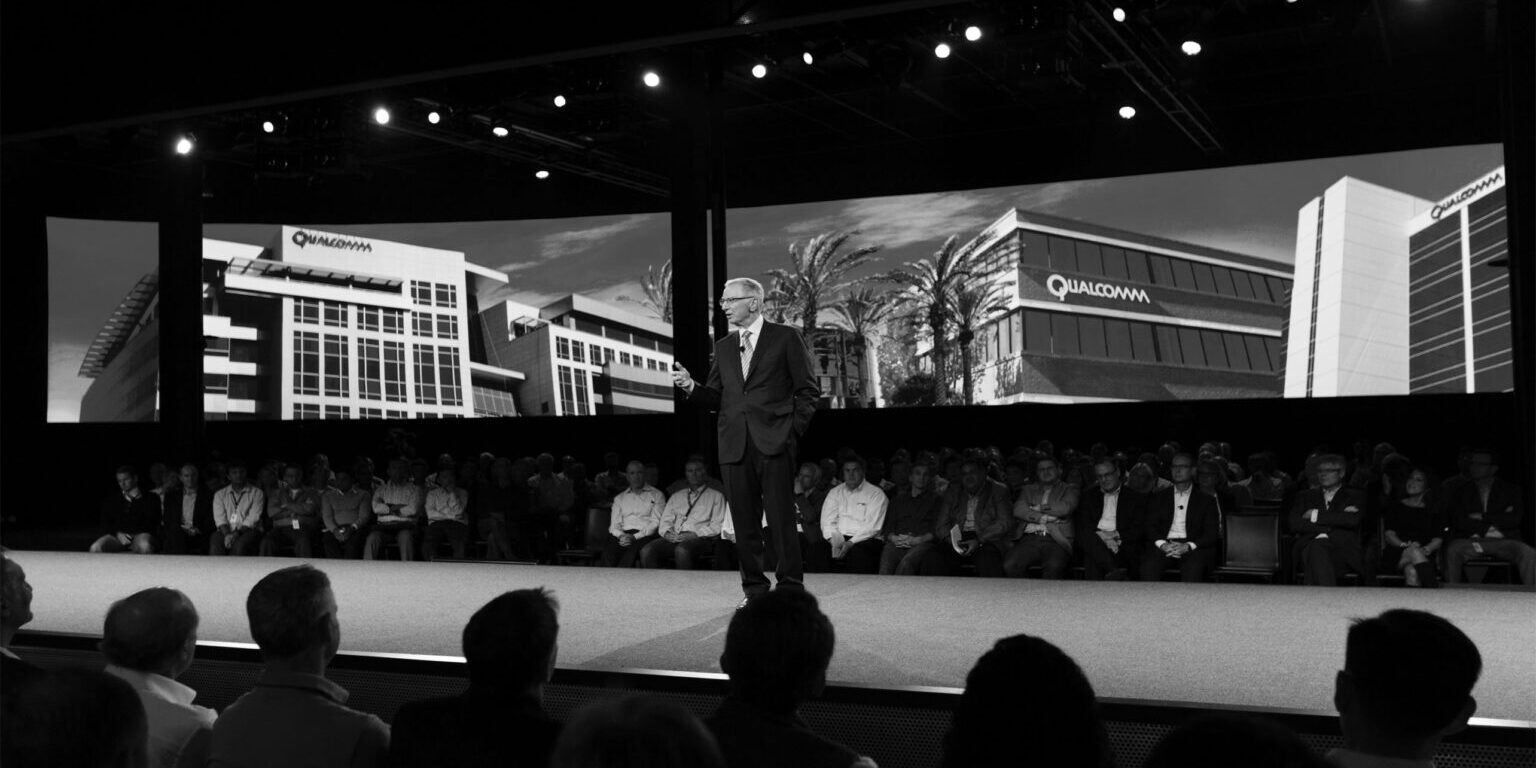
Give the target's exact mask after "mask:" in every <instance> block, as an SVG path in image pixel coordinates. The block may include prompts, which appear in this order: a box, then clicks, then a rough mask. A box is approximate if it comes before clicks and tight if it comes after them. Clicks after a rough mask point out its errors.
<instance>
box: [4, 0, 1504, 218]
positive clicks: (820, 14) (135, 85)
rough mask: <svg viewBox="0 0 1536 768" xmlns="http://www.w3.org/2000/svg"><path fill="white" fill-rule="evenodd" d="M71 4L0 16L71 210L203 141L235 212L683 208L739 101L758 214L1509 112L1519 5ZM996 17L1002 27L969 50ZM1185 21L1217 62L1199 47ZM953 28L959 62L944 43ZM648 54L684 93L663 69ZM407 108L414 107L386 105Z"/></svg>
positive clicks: (43, 177) (1395, 131)
mask: <svg viewBox="0 0 1536 768" xmlns="http://www.w3.org/2000/svg"><path fill="white" fill-rule="evenodd" d="M43 5H44V6H45V7H36V8H26V9H17V8H15V7H14V4H12V6H10V7H7V8H6V9H5V11H4V15H3V24H0V29H3V30H4V36H5V39H4V44H3V46H0V55H3V62H0V63H3V67H0V72H3V78H4V80H3V84H0V93H3V94H4V109H3V111H0V130H3V134H4V137H5V138H4V141H5V143H4V169H3V170H4V172H5V174H6V179H7V183H8V186H10V187H11V188H12V189H14V188H15V184H14V182H16V181H17V180H25V181H26V182H27V183H29V184H32V185H35V186H36V187H37V193H38V194H42V195H44V196H46V197H47V199H49V200H50V201H54V202H55V203H56V205H57V206H58V207H59V212H60V213H65V214H68V215H90V216H102V217H141V216H142V217H151V216H152V215H153V210H152V207H147V206H148V204H147V203H146V200H152V199H153V196H152V195H149V196H146V190H153V189H156V184H157V178H158V176H159V174H160V171H161V163H163V162H164V157H165V153H166V149H167V147H168V146H169V143H170V138H171V135H172V134H173V133H174V132H176V131H180V130H183V129H185V130H190V131H192V132H193V133H195V135H196V136H197V138H198V141H199V153H200V156H201V157H202V159H203V161H204V166H205V180H204V195H205V201H204V202H205V216H206V218H207V219H208V220H211V221H221V220H222V221H236V220H251V221H279V220H280V221H285V222H295V223H298V222H303V221H364V220H400V219H412V220H428V219H436V220H454V219H480V218H526V217H536V216H556V215H577V214H596V213H611V212H618V211H629V210H662V209H665V208H667V207H668V205H669V190H670V189H671V187H672V183H673V182H672V178H673V175H674V173H675V172H677V170H678V169H679V168H680V167H686V166H685V164H684V163H683V160H682V159H681V158H682V157H683V156H684V154H683V152H682V151H681V150H685V149H686V147H682V148H680V147H679V139H678V137H679V136H685V135H691V134H689V133H688V130H687V128H688V126H687V120H688V115H690V114H694V113H693V112H690V110H695V109H698V110H704V111H703V112H701V113H699V114H707V111H708V110H709V109H710V108H714V109H715V110H717V112H716V118H715V119H716V120H717V121H718V122H717V125H718V134H717V135H718V137H719V141H720V153H721V158H722V163H723V168H724V178H725V185H726V196H727V199H728V202H729V203H730V204H731V205H758V204H768V203H778V202H788V201H800V200H812V199H829V198H842V197H855V196H863V195H875V194H892V193H900V192H912V191H922V190H935V189H954V188H965V187H981V186H992V185H1003V184H1020V183H1029V182H1036V181H1046V180H1053V179H1063V178H1086V177H1096V176H1109V175H1120V174H1129V173H1142V172H1151V171H1163V170H1173V169H1189V168H1198V167H1207V166H1216V165H1232V164H1242V163H1253V162H1270V161H1278V160H1288V159H1298V158H1303V157H1319V156H1327V155H1337V154H1352V153H1360V152H1375V151H1387V150H1396V149H1404V148H1411V147H1423V146H1436V145H1449V144H1464V143H1482V142H1496V141H1500V140H1502V139H1503V138H1504V131H1506V130H1507V128H1506V126H1505V125H1504V124H1503V121H1502V119H1501V112H1500V109H1501V107H1500V94H1501V90H1500V78H1501V76H1502V75H1503V73H1504V71H1505V59H1504V58H1503V54H1502V50H1503V47H1502V42H1501V30H1500V29H1499V26H1498V18H1499V14H1498V12H1497V11H1498V7H1497V6H1498V4H1497V3H1496V2H1493V0H1488V1H1487V2H1474V1H1472V0H1298V2H1287V1H1286V0H1211V1H1210V2H1192V1H1191V2H1186V1H1183V0H1138V1H1135V2H1130V1H1128V2H1124V3H1118V5H1120V6H1123V7H1124V8H1126V9H1127V10H1128V12H1129V16H1128V19H1127V21H1126V22H1124V23H1119V22H1116V21H1114V20H1113V18H1112V16H1111V9H1112V8H1113V7H1114V6H1115V5H1117V3H1111V2H1107V1H1101V0H1093V1H1091V2H1071V1H1068V0H1040V1H1038V2H934V1H926V2H924V1H918V2H894V3H828V2H820V3H812V2H773V0H761V1H760V2H752V0H747V1H746V2H740V1H738V2H735V3H707V4H706V3H693V4H689V5H688V7H686V8H683V9H678V8H673V9H672V10H671V11H669V12H658V11H656V10H655V7H667V6H679V5H682V4H679V3H646V4H633V7H617V8H607V7H605V8H604V10H602V11H601V12H595V11H594V10H593V9H592V8H590V7H586V6H578V5H574V4H572V5H571V6H569V7H561V8H553V9H543V10H539V11H528V10H525V9H524V8H523V7H521V6H520V5H512V4H502V5H498V6H497V7H496V8H495V9H489V5H487V9H482V10H478V11H476V12H474V13H464V12H460V11H444V10H443V6H436V7H427V6H417V7H411V6H405V7H393V8H392V9H391V10H389V11H387V12H380V10H379V9H380V8H381V7H382V6H372V7H370V8H368V9H366V10H363V9H338V8H334V7H332V6H330V5H328V4H321V3H309V4H305V5H303V6H297V5H293V4H286V5H287V6H289V7H285V4H284V3H278V4H276V5H272V4H267V5H262V6H260V7H259V8H258V7H257V6H249V7H246V8H245V9H243V10H242V11H240V12H239V13H233V12H220V13H217V14H216V13H215V11H214V9H213V7H212V6H213V4H199V5H196V6H185V7H179V8H178V7H171V6H165V7H161V8H159V9H157V10H155V11H153V12H150V14H149V15H146V14H145V12H143V11H137V10H136V11H133V12H129V11H127V10H125V9H123V8H120V7H117V6H111V7H107V6H106V5H105V4H103V7H100V8H95V9H94V10H82V9H80V8H78V7H76V6H66V5H65V4H43ZM971 23H976V24H978V25H979V26H981V27H982V29H983V30H984V36H983V37H982V39H981V40H980V41H977V42H968V41H965V40H964V38H963V35H962V30H963V29H964V27H965V26H966V25H968V24H971ZM1520 34H1522V35H1523V34H1524V31H1522V32H1521V33H1520ZM1185 39H1195V40H1198V41H1199V42H1200V43H1201V44H1202V46H1203V51H1202V52H1201V53H1200V54H1199V55H1198V56H1193V57H1191V56H1186V55H1184V54H1182V53H1180V52H1179V50H1178V46H1179V43H1180V42H1182V41H1183V40H1185ZM941 40H947V41H948V42H949V43H950V44H951V45H952V46H953V49H954V53H953V54H952V55H951V56H950V57H949V58H948V59H944V60H940V59H938V58H935V56H934V55H933V48H934V46H935V45H936V44H937V43H938V42H940V41H941ZM806 50H810V51H811V52H812V53H813V55H814V62H813V63H812V64H810V65H806V64H804V63H803V62H802V61H801V60H800V56H801V54H802V53H803V52H804V51H806ZM1527 50H1528V44H1527ZM755 63H765V64H767V65H768V66H769V67H770V71H769V73H768V76H767V77H765V78H763V79H761V80H758V79H756V78H754V77H753V76H752V75H751V74H750V73H749V72H750V68H751V66H752V65H753V64H755ZM716 65H718V75H717V80H716V82H714V83H713V84H710V83H708V82H707V81H708V78H709V73H710V72H711V70H713V69H715V66H716ZM646 68H656V70H657V71H658V72H660V73H661V74H662V75H663V77H664V78H665V81H664V82H663V85H662V87H660V88H657V89H650V88H646V87H645V86H643V85H641V83H640V73H641V72H642V71H643V70H644V69H646ZM556 94H563V95H565V96H566V97H567V98H568V99H569V104H568V105H567V106H566V107H565V108H563V109H562V108H557V107H555V105H554V104H553V102H552V98H553V97H554V95H556ZM1123 104H1131V105H1134V106H1135V107H1136V109H1137V110H1138V114H1137V116H1136V117H1135V118H1134V119H1132V120H1124V119H1121V118H1120V117H1118V116H1117V114H1116V111H1117V109H1118V108H1119V107H1120V106H1121V105H1123ZM379 105H387V106H389V107H390V109H391V110H392V113H393V118H392V120H391V122H390V124H389V125H388V126H379V125H376V124H374V123H373V122H372V121H371V119H370V115H371V113H372V111H373V109H375V108H376V107H377V106H379ZM432 108H437V109H439V110H440V111H441V112H442V113H443V114H444V115H445V119H444V121H443V122H442V123H440V124H438V125H435V126H434V125H431V124H428V123H427V122H426V121H425V119H424V118H425V113H426V111H427V110H429V109H432ZM268 119H270V120H273V121H274V122H275V123H276V125H275V129H276V130H275V131H274V133H272V134H270V135H269V134H266V133H263V132H262V130H261V128H260V127H259V126H260V124H261V122H262V121H263V120H268ZM494 126H502V127H504V128H506V129H507V130H508V135H507V136H506V137H504V138H498V137H496V136H494V135H492V133H491V129H492V127H494ZM538 169H547V170H549V171H550V172H551V176H550V178H549V179H547V180H544V181H540V180H537V179H535V178H534V172H535V170H538ZM82 189H89V190H92V194H90V195H82V194H80V190H82ZM146 211H148V213H146Z"/></svg>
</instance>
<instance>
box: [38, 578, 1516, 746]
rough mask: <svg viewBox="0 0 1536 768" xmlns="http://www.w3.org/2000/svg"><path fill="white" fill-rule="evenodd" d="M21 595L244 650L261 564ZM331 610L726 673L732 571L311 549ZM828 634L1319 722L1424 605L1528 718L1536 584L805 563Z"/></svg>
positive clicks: (353, 625) (891, 664) (860, 674)
mask: <svg viewBox="0 0 1536 768" xmlns="http://www.w3.org/2000/svg"><path fill="white" fill-rule="evenodd" d="M9 556H10V557H12V558H13V559H14V560H16V562H18V563H20V564H21V565H22V567H24V568H25V569H26V572H27V579H28V581H29V582H30V583H31V584H32V586H33V588H34V597H33V608H32V610H33V613H34V615H35V618H34V619H33V621H32V623H31V624H29V625H28V626H27V629H28V630H32V631H40V632H69V633H82V634H90V635H100V633H101V621H102V617H103V616H104V614H105V612H106V609H107V606H108V605H109V604H110V603H111V601H113V600H115V599H117V598H119V597H122V596H124V595H127V594H129V593H131V592H134V591H136V590H138V589H142V588H144V587H149V586H157V585H163V586H171V587H175V588H177V589H180V590H182V591H183V592H186V593H187V594H188V595H189V596H190V597H191V599H192V601H193V602H194V603H195V604H196V605H197V608H198V611H199V613H200V614H201V616H202V626H201V630H200V632H199V636H200V639H201V640H202V641H204V642H219V643H236V644H249V643H250V633H249V631H248V628H247V625H246V619H245V597H246V594H247V592H248V591H249V590H250V588H251V586H252V585H253V584H255V583H256V581H257V580H258V579H259V578H261V576H263V575H264V574H266V573H267V572H269V571H271V570H274V569H276V568H279V567H283V566H287V565H291V564H293V563H294V562H295V561H293V560H286V559H284V560H279V559H271V558H234V557H229V558H220V559H213V558H207V557H175V556H150V557H143V556H134V555H88V554H74V553H55V552H24V551H18V552H11V553H9ZM313 562H314V564H315V565H316V566H317V567H319V568H322V569H323V570H325V571H326V572H327V573H328V574H330V577H331V580H332V582H333V584H334V587H335V591H336V598H337V602H338V603H339V605H340V620H341V627H342V650H343V652H364V653H386V654H408V655H415V656H435V657H454V658H457V657H459V656H460V647H459V638H460V632H461V631H462V629H463V626H464V623H465V622H466V621H467V620H468V618H469V616H470V614H472V613H473V612H474V611H475V609H476V608H478V607H479V606H481V605H482V604H484V603H485V602H486V601H487V600H489V599H491V598H492V597H494V596H496V595H497V594H500V593H501V592H503V591H505V590H509V589H520V588H526V587H536V586H544V587H548V588H550V589H551V590H553V591H554V593H555V595H556V597H557V598H558V599H559V600H560V604H561V613H560V623H561V632H560V658H559V665H560V666H562V667H568V668H577V669H593V670H637V669H638V670H660V671H669V672H689V673H714V674H719V672H720V665H719V656H720V651H721V650H722V648H723V646H724V642H725V630H726V626H727V625H728V624H729V622H730V619H731V615H732V609H733V608H734V606H735V604H736V601H737V600H738V599H739V597H740V591H739V582H738V580H737V577H736V575H735V574H734V573H715V572H677V571H647V570H626V571H616V570H610V569H602V568H576V567H553V566H526V565H509V564H502V563H442V562H439V563H410V564H402V563H398V562H361V561H336V560H316V561H313ZM808 586H809V587H810V589H811V591H812V592H814V593H815V594H816V595H817V597H819V598H820V600H821V604H822V609H823V610H825V611H826V612H827V614H828V615H829V616H830V617H831V618H832V622H833V624H834V625H835V627H836V629H837V652H836V654H835V655H834V657H833V659H832V668H831V670H830V672H829V675H828V677H829V678H830V679H831V680H832V681H833V682H836V683H846V684H851V685H859V686H869V687H888V686H898V687H904V686H924V687H940V688H955V689H958V688H963V687H964V685H965V675H966V673H967V672H968V671H969V670H970V667H971V665H972V664H973V663H974V662H975V660H976V659H977V658H978V657H979V656H980V655H981V654H982V653H984V652H985V651H986V650H987V649H988V648H990V647H991V645H992V643H993V642H994V641H996V640H997V639H998V638H1001V637H1005V636H1008V635H1012V634H1018V633H1021V632H1022V633H1029V634H1033V635H1038V636H1040V637H1044V638H1046V639H1048V640H1050V641H1051V642H1053V643H1056V644H1057V645H1059V646H1060V647H1061V648H1062V649H1064V650H1065V651H1066V652H1067V653H1069V654H1071V655H1072V656H1073V657H1074V658H1076V659H1077V661H1078V663H1079V664H1080V665H1081V666H1082V667H1083V669H1084V671H1085V672H1086V673H1087V675H1088V678H1089V680H1091V681H1092V683H1093V686H1094V689H1095V690H1096V691H1097V692H1098V694H1099V695H1100V696H1103V697H1112V698H1117V699H1136V700H1148V701H1154V702H1190V703H1196V704H1207V705H1216V706H1239V707H1257V708H1263V709H1284V710H1302V711H1309V712H1324V713H1331V712H1332V711H1333V705H1332V691H1333V678H1334V672H1335V671H1336V670H1338V669H1339V668H1340V667H1342V666H1343V661H1344V636H1345V632H1346V630H1347V629H1348V626H1349V622H1350V620H1351V619H1353V618H1357V617H1366V616H1372V615H1375V614H1377V613H1380V612H1381V611H1383V610H1385V609H1387V608H1398V607H1406V608H1419V609H1423V610H1428V611H1433V612H1435V613H1438V614H1440V615H1442V616H1444V617H1446V618H1448V619H1450V620H1452V621H1454V622H1455V623H1456V624H1457V625H1458V626H1460V627H1461V628H1462V629H1463V630H1464V631H1465V632H1466V633H1467V634H1468V635H1469V636H1471V637H1472V639H1473V640H1474V641H1476V643H1477V645H1478V647H1479V648H1480V649H1481V651H1482V653H1483V663H1484V668H1483V676H1482V679H1481V681H1480V682H1479V683H1478V686H1477V690H1476V691H1475V695H1476V697H1477V700H1478V705H1479V706H1478V712H1477V715H1478V717H1479V718H1489V719H1495V720H1517V721H1525V722H1536V654H1533V653H1531V650H1530V649H1531V647H1532V644H1533V640H1536V594H1533V593H1531V592H1521V591H1507V590H1473V589H1442V590H1434V591H1430V590H1409V589H1405V588H1360V587H1345V588H1335V589H1323V588H1312V587H1292V586H1267V585H1244V584H1223V585H1215V584H1189V585H1185V584H1140V583H1123V582H1122V583H1085V582H1074V581H1067V582H1056V583H1046V582H1041V581H1034V580H1002V579H995V580H994V579H975V578H924V577H893V576H883V577H881V576H845V575H836V574H811V575H810V576H809V577H808Z"/></svg>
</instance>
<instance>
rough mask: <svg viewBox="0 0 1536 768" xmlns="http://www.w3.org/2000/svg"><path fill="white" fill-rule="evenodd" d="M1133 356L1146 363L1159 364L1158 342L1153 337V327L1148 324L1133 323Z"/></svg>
mask: <svg viewBox="0 0 1536 768" xmlns="http://www.w3.org/2000/svg"><path fill="white" fill-rule="evenodd" d="M1130 325H1131V356H1132V357H1133V358H1134V359H1135V360H1137V361H1139V362H1144V363H1155V362H1157V341H1156V340H1155V339H1154V337H1153V335H1152V326H1150V325H1148V324H1146V323H1131V324H1130Z"/></svg>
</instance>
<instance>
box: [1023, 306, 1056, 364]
mask: <svg viewBox="0 0 1536 768" xmlns="http://www.w3.org/2000/svg"><path fill="white" fill-rule="evenodd" d="M1024 348H1025V349H1027V350H1029V351H1030V352H1041V353H1044V354H1050V353H1051V316H1050V315H1048V314H1046V313H1044V312H1036V311H1034V310H1025V312H1024Z"/></svg>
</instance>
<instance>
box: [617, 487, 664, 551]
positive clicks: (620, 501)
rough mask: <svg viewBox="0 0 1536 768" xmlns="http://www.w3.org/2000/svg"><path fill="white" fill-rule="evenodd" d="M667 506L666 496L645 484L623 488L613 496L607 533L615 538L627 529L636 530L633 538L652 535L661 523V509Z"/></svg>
mask: <svg viewBox="0 0 1536 768" xmlns="http://www.w3.org/2000/svg"><path fill="white" fill-rule="evenodd" d="M666 506H667V497H666V496H664V495H662V493H661V491H658V490H656V489H655V488H653V487H651V486H649V485H647V486H645V487H644V488H641V489H640V490H638V491H637V490H635V489H633V488H625V489H624V491H623V492H622V493H620V494H619V495H617V496H615V497H613V516H612V518H611V520H610V522H609V523H608V533H609V534H611V535H612V536H613V537H614V538H615V539H617V538H619V537H620V536H623V535H624V532H625V531H627V530H636V531H639V532H638V533H636V534H634V536H635V538H637V539H643V538H645V537H647V536H653V535H655V533H656V529H657V527H659V526H660V525H661V511H662V509H663V508H665V507H666Z"/></svg>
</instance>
